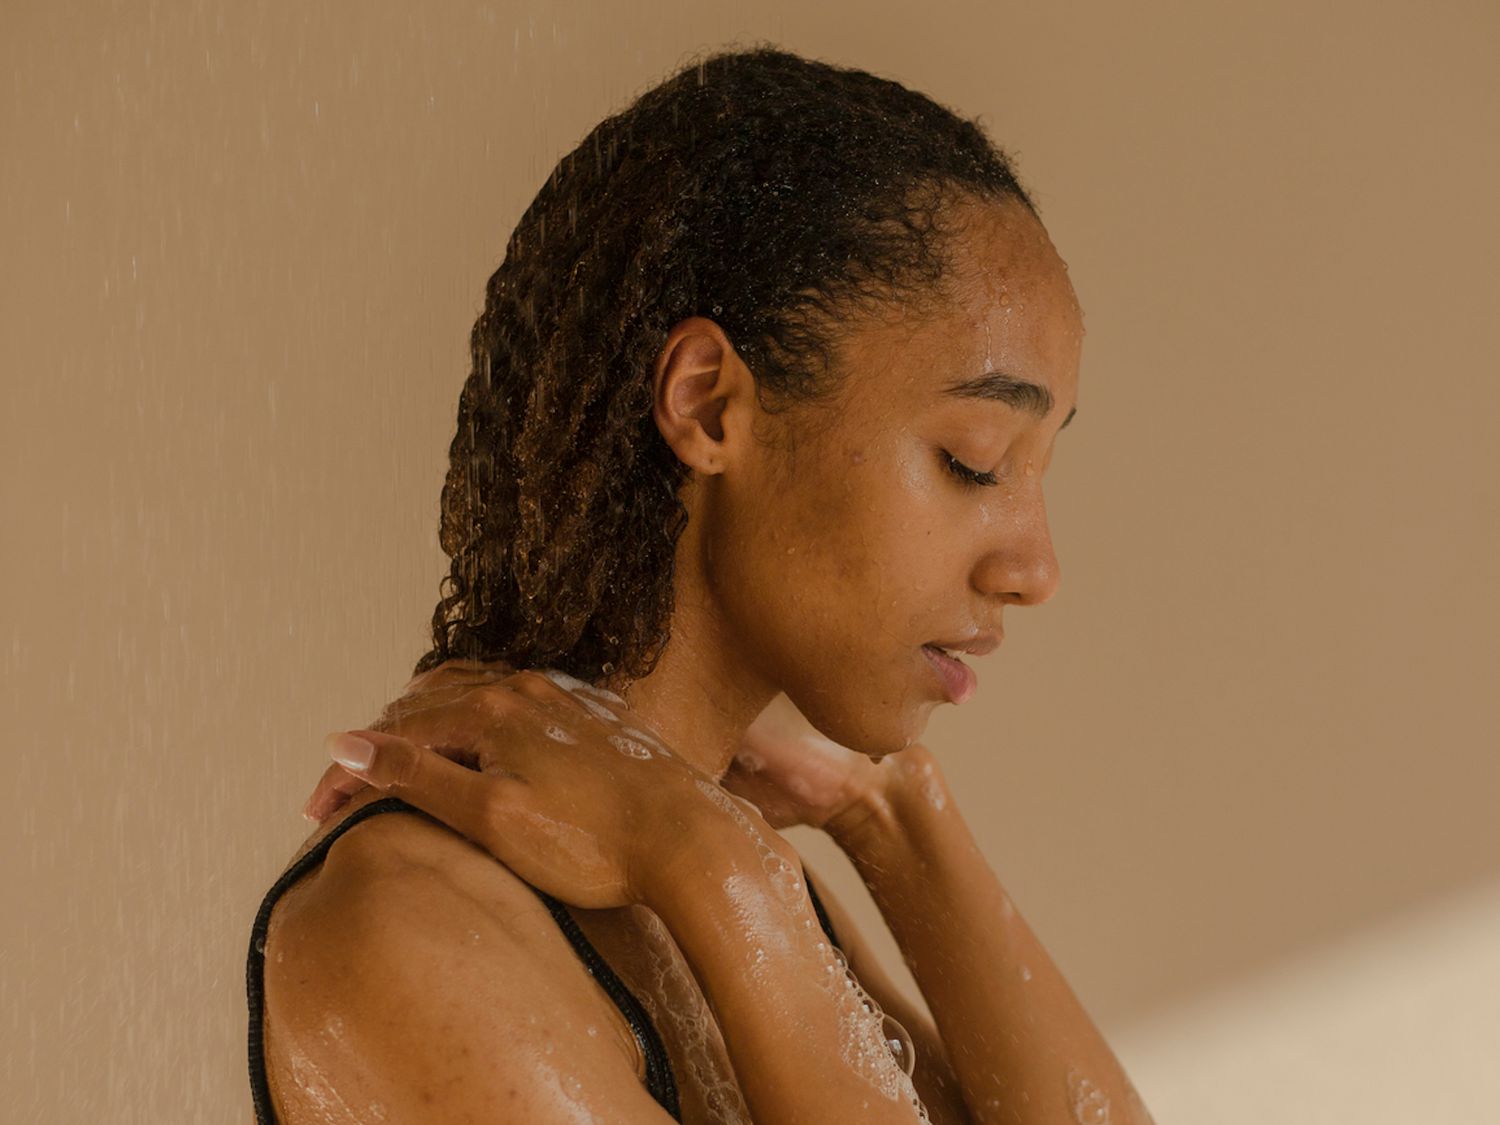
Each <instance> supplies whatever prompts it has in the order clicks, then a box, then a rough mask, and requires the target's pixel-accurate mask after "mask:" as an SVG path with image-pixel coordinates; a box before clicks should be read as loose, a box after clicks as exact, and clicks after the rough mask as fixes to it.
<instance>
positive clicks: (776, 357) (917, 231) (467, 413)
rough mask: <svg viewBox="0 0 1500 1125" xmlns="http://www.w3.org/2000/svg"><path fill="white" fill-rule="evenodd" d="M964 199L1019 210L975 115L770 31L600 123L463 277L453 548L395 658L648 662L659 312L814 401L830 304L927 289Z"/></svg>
mask: <svg viewBox="0 0 1500 1125" xmlns="http://www.w3.org/2000/svg"><path fill="white" fill-rule="evenodd" d="M960 197H970V198H978V199H987V200H989V199H995V200H998V199H1001V198H1007V197H1008V198H1011V199H1015V200H1018V201H1019V202H1021V203H1022V204H1024V205H1025V206H1026V207H1027V208H1028V209H1030V210H1031V211H1032V212H1033V213H1035V212H1036V207H1035V205H1034V203H1033V201H1032V200H1031V198H1030V197H1029V196H1028V194H1027V193H1026V191H1025V190H1023V188H1022V187H1021V185H1020V184H1019V183H1018V181H1017V179H1016V176H1015V174H1014V172H1013V170H1012V167H1011V164H1010V161H1009V160H1008V158H1007V157H1006V155H1005V153H1004V152H1003V151H1001V150H1000V149H999V148H998V147H997V146H996V145H995V144H994V143H993V142H991V141H990V140H989V138H988V137H987V136H986V135H985V133H984V132H983V130H982V128H981V127H980V126H979V125H978V124H977V123H976V122H974V121H970V120H968V119H965V118H963V117H960V116H958V115H956V114H955V113H953V112H952V111H951V110H949V109H947V108H945V107H943V106H941V105H939V104H937V103H936V102H934V101H933V100H932V99H931V98H928V97H927V96H926V95H924V94H920V93H917V92H915V91H912V90H909V89H907V88H906V87H904V86H902V85H900V84H899V83H896V82H892V81H889V80H887V79H884V78H878V77H876V76H874V75H872V74H868V73H866V72H864V71H861V70H853V69H847V68H843V67H837V66H832V65H830V64H827V63H823V62H816V61H812V60H809V59H805V58H801V57H799V56H797V55H794V54H790V53H788V52H786V51H782V50H779V49H776V48H774V47H769V46H757V47H754V48H751V49H746V50H731V51H725V52H720V53H716V54H712V55H710V56H708V57H705V58H702V59H701V60H700V61H697V62H690V63H688V64H687V65H686V66H684V67H683V68H682V69H680V70H679V71H677V72H676V73H675V74H674V75H672V77H670V78H668V79H667V80H666V81H664V82H662V83H660V84H659V85H657V86H655V87H653V88H652V89H650V90H648V91H647V92H646V93H644V94H642V95H641V96H640V97H639V98H638V99H637V100H636V101H635V102H634V103H633V104H632V105H631V106H630V107H629V108H628V109H626V110H624V111H623V112H621V113H618V114H615V115H614V116H612V117H609V118H606V119H605V120H604V121H602V122H601V123H600V124H599V125H598V126H597V127H596V128H595V129H594V130H593V131H592V132H591V133H589V135H588V136H587V137H585V138H584V140H583V142H582V143H581V144H579V145H578V147H577V148H575V149H574V150H573V151H572V152H570V153H568V154H567V155H566V156H564V157H563V158H562V159H561V160H560V161H559V162H558V164H557V167H556V168H554V169H553V170H552V174H551V175H550V176H548V178H547V182H546V183H545V184H544V185H543V187H542V189H541V191H540V192H538V193H537V196H536V199H535V200H533V201H532V203H531V206H529V207H528V208H527V209H526V213H525V214H524V215H522V216H521V220H520V222H519V223H518V224H517V226H516V229H515V232H514V233H513V234H512V235H511V238H510V242H509V244H508V245H507V246H506V250H505V259H504V261H503V262H501V264H500V267H499V268H498V269H497V270H496V271H495V272H494V274H493V275H492V276H491V277H490V279H489V283H488V285H487V286H486V288H485V305H484V311H483V312H482V313H481V314H480V316H479V318H478V320H477V321H476V322H475V324H474V329H473V332H472V333H471V335H470V352H471V356H472V367H471V369H470V372H469V375H468V379H467V381H466V382H465V383H464V387H463V392H462V394H461V395H460V397H459V404H458V431H457V434H456V435H455V437H454V439H453V442H452V444H451V446H450V447H449V451H448V455H449V468H448V475H447V480H446V482H445V483H444V485H443V494H442V523H441V532H440V542H441V544H442V548H443V551H444V552H445V553H446V554H447V555H448V556H449V558H450V559H451V560H452V562H451V569H450V571H449V574H448V576H447V577H446V578H445V579H444V580H443V583H442V587H441V591H442V596H441V600H440V601H439V603H438V606H437V608H436V610H435V611H434V612H433V616H432V645H433V647H432V648H431V649H430V650H429V651H428V652H427V653H426V654H425V655H424V656H423V657H422V658H421V660H419V661H418V662H417V665H416V668H415V673H421V672H425V671H427V670H428V669H430V668H432V667H434V666H435V665H437V664H439V663H441V662H442V661H444V660H447V659H450V658H463V659H471V660H484V661H493V660H503V661H505V662H507V663H508V664H510V665H511V666H512V667H515V668H533V667H554V668H558V669H560V670H562V671H565V672H567V673H569V674H571V675H574V676H576V677H578V678H579V679H582V680H585V681H588V682H590V683H598V682H601V681H603V680H616V679H621V680H632V679H639V678H640V677H642V676H645V675H646V674H647V673H649V672H650V670H651V669H652V668H653V667H654V666H655V664H656V661H657V660H658V659H659V657H660V654H661V651H662V649H663V647H664V646H665V645H666V642H667V638H668V636H669V633H670V622H671V615H672V609H673V561H674V551H675V547H676V543H677V537H678V535H679V534H680V533H681V532H682V529H683V527H684V526H685V525H686V523H687V510H686V509H685V508H684V506H683V505H682V503H681V501H680V500H679V499H678V495H677V493H678V488H679V486H680V485H681V483H682V482H683V480H684V479H685V477H686V476H687V473H688V468H687V466H685V465H684V464H682V462H680V461H679V460H678V459H677V457H676V455H675V454H674V453H673V451H672V449H671V447H670V446H668V445H667V443H666V441H665V440H664V439H663V438H662V436H661V433H660V431H658V430H657V428H656V423H655V421H654V420H653V418H652V413H651V406H652V403H651V394H652V378H653V371H654V366H655V362H656V358H657V356H658V354H659V352H660V350H661V348H662V347H663V345H664V344H665V342H666V338H667V335H668V333H669V331H670V330H671V328H672V327H673V325H675V324H677V323H678V322H680V321H681V320H683V319H685V318H687V317H689V316H694V315H701V316H705V317H710V318H712V319H713V320H714V321H715V323H717V324H718V325H720V327H722V328H723V330H724V332H725V333H726V335H727V336H728V337H729V339H730V340H731V341H732V342H733V344H734V347H735V350H736V351H737V352H738V353H739V355H740V357H741V358H742V359H743V360H744V362H745V363H746V365H747V366H748V367H749V369H750V370H751V372H752V373H753V374H754V376H755V381H756V395H757V399H758V401H759V402H760V403H761V405H762V406H763V407H764V408H765V409H766V410H767V411H769V412H772V413H776V412H779V409H784V408H785V406H787V405H789V404H791V403H794V402H795V403H802V404H813V405H817V404H819V403H827V402H828V401H829V400H830V396H831V395H832V394H833V393H834V392H835V391H836V390H837V389H838V386H839V381H840V379H841V378H842V376H841V375H839V374H838V373H837V371H836V367H835V365H834V355H835V350H836V346H837V343H838V340H839V329H840V322H841V321H847V320H848V319H849V317H850V316H851V314H852V313H854V312H856V311H859V310H860V309H867V308H870V307H871V306H872V305H873V304H874V303H878V302H882V301H891V300H901V301H904V302H907V303H909V304H910V303H913V302H920V301H922V300H923V299H925V298H929V297H931V296H933V294H934V293H937V292H939V291H941V286H940V283H941V282H942V280H943V277H944V274H945V270H946V265H945V258H944V255H943V254H942V253H941V245H942V242H943V239H942V237H941V234H942V231H943V230H944V229H945V228H943V227H942V226H941V225H940V223H939V219H940V218H941V215H942V213H943V212H945V211H946V210H947V207H946V204H947V203H949V202H951V201H952V200H954V199H957V198H960Z"/></svg>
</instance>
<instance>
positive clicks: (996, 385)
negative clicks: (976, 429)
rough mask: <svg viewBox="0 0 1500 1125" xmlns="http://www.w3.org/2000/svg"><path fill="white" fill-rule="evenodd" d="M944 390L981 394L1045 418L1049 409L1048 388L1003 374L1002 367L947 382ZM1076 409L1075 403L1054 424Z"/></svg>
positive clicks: (1070, 417) (960, 394) (1068, 419)
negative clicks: (953, 381)
mask: <svg viewBox="0 0 1500 1125" xmlns="http://www.w3.org/2000/svg"><path fill="white" fill-rule="evenodd" d="M943 393H944V394H950V395H956V396H957V397H959V398H982V399H989V400H990V401H991V402H1003V403H1005V405H1006V406H1010V407H1014V408H1015V409H1016V410H1020V411H1024V412H1025V413H1027V414H1032V415H1035V416H1036V417H1038V418H1045V417H1046V416H1047V415H1048V414H1050V413H1051V412H1052V392H1051V391H1049V390H1048V389H1047V388H1046V387H1044V386H1042V385H1041V384H1040V383H1028V382H1027V381H1026V380H1025V379H1017V378H1016V377H1015V376H1014V375H1007V374H1006V373H1005V372H1003V371H986V372H985V373H984V374H983V375H980V376H978V377H976V378H973V379H963V380H960V381H959V382H957V383H950V384H949V385H948V386H946V387H944V388H943ZM1077 413H1078V407H1077V406H1075V407H1073V409H1072V410H1070V411H1068V416H1067V417H1066V418H1064V419H1063V424H1062V425H1061V426H1059V427H1057V428H1058V429H1059V430H1061V429H1063V428H1064V427H1066V426H1067V424H1068V423H1069V422H1071V421H1072V420H1073V415H1075V414H1077Z"/></svg>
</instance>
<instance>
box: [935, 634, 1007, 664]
mask: <svg viewBox="0 0 1500 1125" xmlns="http://www.w3.org/2000/svg"><path fill="white" fill-rule="evenodd" d="M928 646H929V647H931V648H938V649H946V650H947V652H948V654H949V655H950V656H952V657H953V658H954V659H957V658H958V654H959V653H965V652H966V653H968V654H969V655H970V656H987V655H989V654H990V653H992V652H994V651H995V649H997V648H999V647H1000V634H998V633H972V634H970V635H969V636H967V637H964V638H962V639H961V640H957V641H929V642H928Z"/></svg>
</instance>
